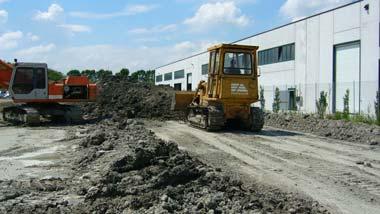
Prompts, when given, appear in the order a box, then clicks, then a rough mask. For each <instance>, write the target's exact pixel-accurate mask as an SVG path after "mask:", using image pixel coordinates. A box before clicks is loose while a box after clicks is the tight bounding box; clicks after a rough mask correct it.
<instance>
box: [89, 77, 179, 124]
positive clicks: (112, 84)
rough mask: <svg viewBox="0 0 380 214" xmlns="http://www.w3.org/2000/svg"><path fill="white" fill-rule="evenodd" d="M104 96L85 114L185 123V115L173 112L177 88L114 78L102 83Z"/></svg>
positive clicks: (102, 94) (92, 104) (100, 96)
mask: <svg viewBox="0 0 380 214" xmlns="http://www.w3.org/2000/svg"><path fill="white" fill-rule="evenodd" d="M99 88H100V95H99V97H98V100H97V102H96V103H90V104H86V105H85V106H84V108H83V109H84V112H85V113H86V114H88V115H90V116H98V117H109V116H114V115H117V116H118V117H127V118H155V119H182V118H183V115H182V113H181V112H174V111H171V110H170V107H171V102H172V99H173V96H174V90H173V88H171V87H169V86H156V85H153V84H149V83H143V82H137V83H135V82H131V81H129V80H128V79H127V78H122V77H111V78H108V79H106V80H104V81H103V82H101V83H99Z"/></svg>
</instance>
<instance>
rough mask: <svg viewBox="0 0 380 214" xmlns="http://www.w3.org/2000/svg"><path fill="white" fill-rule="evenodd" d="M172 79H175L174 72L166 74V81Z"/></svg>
mask: <svg viewBox="0 0 380 214" xmlns="http://www.w3.org/2000/svg"><path fill="white" fill-rule="evenodd" d="M172 79H173V74H172V72H170V73H166V74H164V80H165V81H168V80H172Z"/></svg>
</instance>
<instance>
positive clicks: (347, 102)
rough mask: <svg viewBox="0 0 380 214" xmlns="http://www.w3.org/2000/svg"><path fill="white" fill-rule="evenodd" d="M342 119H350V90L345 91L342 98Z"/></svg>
mask: <svg viewBox="0 0 380 214" xmlns="http://www.w3.org/2000/svg"><path fill="white" fill-rule="evenodd" d="M343 118H344V119H346V120H349V119H350V90H348V89H347V90H346V94H344V97H343Z"/></svg>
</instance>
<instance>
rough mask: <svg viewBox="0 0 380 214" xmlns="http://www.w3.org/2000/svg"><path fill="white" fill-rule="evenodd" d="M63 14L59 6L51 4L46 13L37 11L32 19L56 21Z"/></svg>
mask: <svg viewBox="0 0 380 214" xmlns="http://www.w3.org/2000/svg"><path fill="white" fill-rule="evenodd" d="M63 12H64V10H63V8H62V7H61V6H60V5H59V4H52V5H50V7H49V8H48V10H47V11H46V12H43V11H38V12H37V14H36V15H35V16H34V19H35V20H40V21H56V20H57V19H58V18H59V17H60V16H61V15H62V14H63Z"/></svg>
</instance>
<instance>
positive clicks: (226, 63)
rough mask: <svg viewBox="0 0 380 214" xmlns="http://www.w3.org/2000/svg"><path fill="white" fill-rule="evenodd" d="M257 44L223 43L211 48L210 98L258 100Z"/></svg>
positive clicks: (208, 88)
mask: <svg viewBox="0 0 380 214" xmlns="http://www.w3.org/2000/svg"><path fill="white" fill-rule="evenodd" d="M257 49H258V47H257V46H245V45H231V44H221V45H217V46H213V47H211V48H209V49H208V51H209V52H210V58H209V75H208V81H207V94H208V97H209V98H219V99H239V98H240V99H243V100H247V102H251V103H252V102H255V101H256V100H257V99H258V92H257V62H256V52H257Z"/></svg>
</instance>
